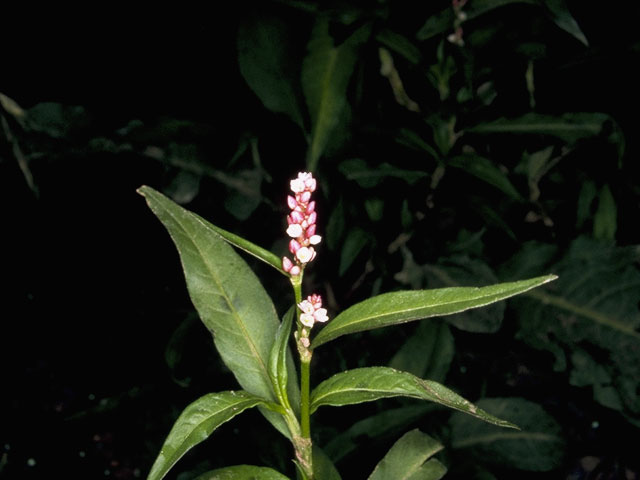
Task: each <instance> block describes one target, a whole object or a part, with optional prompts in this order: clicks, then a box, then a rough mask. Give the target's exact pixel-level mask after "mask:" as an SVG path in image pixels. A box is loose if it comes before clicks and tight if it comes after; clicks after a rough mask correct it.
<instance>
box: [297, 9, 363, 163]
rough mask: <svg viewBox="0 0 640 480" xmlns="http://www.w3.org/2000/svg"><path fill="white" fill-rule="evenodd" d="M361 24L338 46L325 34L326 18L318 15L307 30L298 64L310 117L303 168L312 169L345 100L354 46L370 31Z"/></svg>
mask: <svg viewBox="0 0 640 480" xmlns="http://www.w3.org/2000/svg"><path fill="white" fill-rule="evenodd" d="M370 29H371V27H370V25H365V26H363V27H361V28H360V29H358V30H357V31H356V32H354V33H353V34H352V35H351V36H350V37H349V38H348V39H347V40H345V42H344V43H342V44H341V45H340V46H335V45H334V43H333V39H332V38H331V36H330V35H329V20H328V18H326V17H319V18H318V20H317V21H316V24H315V26H314V28H313V30H312V32H311V38H310V40H309V44H308V46H307V52H308V53H307V56H306V57H305V59H304V62H303V64H302V89H303V92H304V96H305V99H306V101H307V106H308V108H309V114H310V116H311V137H310V140H309V149H308V151H307V168H308V169H309V170H312V171H313V170H315V169H316V167H317V164H318V160H319V159H320V157H321V156H322V154H323V152H324V150H325V147H326V146H327V143H328V142H329V139H330V137H331V135H332V133H333V130H334V128H335V126H336V125H337V124H338V122H339V119H340V114H341V111H342V109H343V108H345V105H346V103H347V98H346V95H347V85H348V83H349V79H350V78H351V74H352V73H353V69H354V67H355V64H356V61H357V59H358V55H357V52H358V49H359V47H360V45H361V44H362V43H363V42H364V41H365V40H366V38H367V37H368V35H369V32H370Z"/></svg>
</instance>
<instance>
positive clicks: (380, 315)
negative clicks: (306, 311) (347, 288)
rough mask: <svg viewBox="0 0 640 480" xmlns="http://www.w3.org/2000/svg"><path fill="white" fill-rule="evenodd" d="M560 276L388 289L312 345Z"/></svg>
mask: <svg viewBox="0 0 640 480" xmlns="http://www.w3.org/2000/svg"><path fill="white" fill-rule="evenodd" d="M556 278H557V277H556V276H555V275H546V276H543V277H537V278H531V279H529V280H520V281H518V282H511V283H501V284H498V285H491V286H488V287H481V288H475V287H451V288H439V289H434V290H417V291H400V292H391V293H384V294H382V295H378V296H375V297H372V298H369V299H368V300H364V301H363V302H360V303H357V304H355V305H353V306H352V307H349V308H348V309H347V310H345V311H343V312H342V313H340V314H339V315H338V316H337V317H336V318H334V319H333V320H332V321H330V322H329V323H328V324H327V325H326V326H325V327H324V328H323V329H322V330H321V331H320V333H318V335H317V336H316V337H315V338H314V339H313V342H312V347H313V348H317V347H319V346H320V345H322V344H324V343H327V342H329V341H331V340H333V339H335V338H338V337H340V336H342V335H346V334H349V333H355V332H362V331H365V330H372V329H374V328H380V327H386V326H389V325H397V324H400V323H405V322H409V321H411V320H418V319H420V318H428V317H436V316H442V315H450V314H452V313H458V312H463V311H465V310H468V309H470V308H476V307H482V306H485V305H489V304H491V303H494V302H497V301H500V300H504V299H505V298H509V297H511V296H513V295H517V294H519V293H523V292H526V291H527V290H530V289H532V288H535V287H538V286H540V285H543V284H545V283H547V282H550V281H552V280H555V279H556Z"/></svg>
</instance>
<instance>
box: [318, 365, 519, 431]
mask: <svg viewBox="0 0 640 480" xmlns="http://www.w3.org/2000/svg"><path fill="white" fill-rule="evenodd" d="M389 397H411V398H418V399H420V400H428V401H430V402H435V403H439V404H440V405H444V406H445V407H449V408H453V409H455V410H459V411H461V412H464V413H468V414H469V415H473V416H474V417H477V418H479V419H481V420H484V421H485V422H489V423H493V424H494V425H498V426H501V427H511V428H518V427H517V426H516V425H514V424H512V423H509V422H507V421H505V420H501V419H499V418H497V417H494V416H493V415H490V414H488V413H487V412H485V411H484V410H481V409H479V408H478V407H476V406H475V405H473V404H472V403H471V402H469V401H468V400H465V399H464V398H462V397H461V396H460V395H458V394H457V393H455V392H454V391H452V390H450V389H448V388H447V387H445V386H444V385H441V384H439V383H437V382H433V381H431V380H423V379H421V378H418V377H416V376H414V375H411V374H410V373H407V372H400V371H398V370H394V369H393V368H388V367H367V368H356V369H354V370H347V371H345V372H342V373H338V374H336V375H334V376H333V377H331V378H328V379H327V380H325V381H324V382H322V383H320V385H318V386H317V387H316V388H315V389H314V391H313V392H312V394H311V413H313V412H315V411H316V410H317V409H318V408H319V407H321V406H323V405H331V406H335V407H340V406H344V405H353V404H356V403H363V402H372V401H374V400H378V399H380V398H389Z"/></svg>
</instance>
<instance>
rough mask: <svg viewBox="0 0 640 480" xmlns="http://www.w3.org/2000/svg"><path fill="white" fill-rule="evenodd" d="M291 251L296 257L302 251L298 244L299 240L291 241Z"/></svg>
mask: <svg viewBox="0 0 640 480" xmlns="http://www.w3.org/2000/svg"><path fill="white" fill-rule="evenodd" d="M305 248H306V247H305ZM289 251H290V252H291V253H293V254H294V255H295V254H296V253H298V252H299V251H300V244H299V243H298V242H297V240H295V239H291V241H290V242H289Z"/></svg>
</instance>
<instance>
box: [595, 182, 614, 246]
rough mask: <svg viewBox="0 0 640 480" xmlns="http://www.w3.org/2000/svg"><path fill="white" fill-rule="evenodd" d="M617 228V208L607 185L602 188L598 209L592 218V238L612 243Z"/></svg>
mask: <svg viewBox="0 0 640 480" xmlns="http://www.w3.org/2000/svg"><path fill="white" fill-rule="evenodd" d="M617 228H618V208H617V207H616V201H615V199H614V198H613V195H612V194H611V189H610V188H609V185H605V186H604V187H602V190H601V191H600V199H599V201H598V209H597V210H596V213H595V215H594V216H593V236H594V238H596V239H597V240H605V241H608V242H614V241H615V239H616V230H617Z"/></svg>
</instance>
